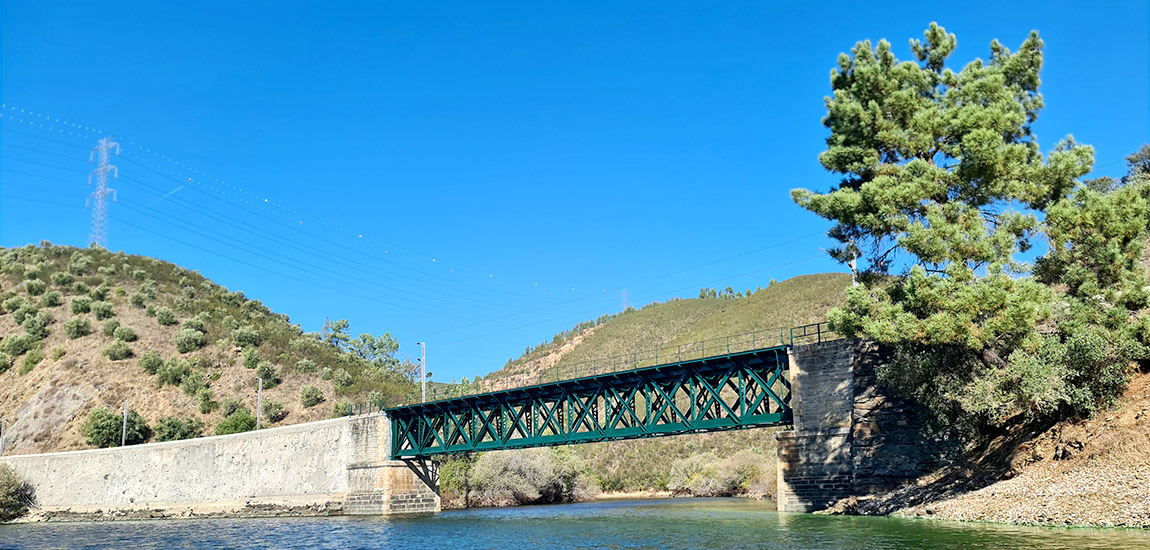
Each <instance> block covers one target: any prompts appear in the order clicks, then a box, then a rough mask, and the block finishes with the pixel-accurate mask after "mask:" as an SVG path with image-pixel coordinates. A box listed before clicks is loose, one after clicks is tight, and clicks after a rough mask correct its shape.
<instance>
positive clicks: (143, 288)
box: [140, 281, 156, 300]
mask: <svg viewBox="0 0 1150 550" xmlns="http://www.w3.org/2000/svg"><path fill="white" fill-rule="evenodd" d="M140 294H143V295H144V297H145V298H147V299H149V300H155V299H156V282H155V281H144V284H142V285H140Z"/></svg>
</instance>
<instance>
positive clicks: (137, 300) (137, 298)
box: [128, 292, 147, 309]
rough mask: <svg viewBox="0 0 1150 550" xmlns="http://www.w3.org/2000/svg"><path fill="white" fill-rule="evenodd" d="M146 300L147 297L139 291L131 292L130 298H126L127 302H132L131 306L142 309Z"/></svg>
mask: <svg viewBox="0 0 1150 550" xmlns="http://www.w3.org/2000/svg"><path fill="white" fill-rule="evenodd" d="M146 301H147V299H146V298H145V297H144V295H143V294H140V293H139V292H137V293H135V294H133V295H132V297H131V298H128V302H129V303H131V304H132V307H135V308H139V309H144V307H146V305H147V304H146V303H145V302H146Z"/></svg>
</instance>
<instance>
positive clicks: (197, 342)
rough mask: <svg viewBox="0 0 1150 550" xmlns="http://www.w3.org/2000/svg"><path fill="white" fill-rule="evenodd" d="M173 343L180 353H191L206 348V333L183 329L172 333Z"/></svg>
mask: <svg viewBox="0 0 1150 550" xmlns="http://www.w3.org/2000/svg"><path fill="white" fill-rule="evenodd" d="M172 343H173V344H175V345H176V349H177V350H179V352H180V353H190V352H193V351H196V350H198V349H200V348H202V347H204V333H202V332H200V331H198V330H192V329H190V328H182V329H180V330H177V331H176V332H173V333H172Z"/></svg>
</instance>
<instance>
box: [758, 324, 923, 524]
mask: <svg viewBox="0 0 1150 550" xmlns="http://www.w3.org/2000/svg"><path fill="white" fill-rule="evenodd" d="M888 359H889V354H888V353H887V352H885V351H884V350H883V349H881V348H879V347H878V346H877V345H875V344H873V343H869V342H860V341H855V340H840V341H834V342H824V343H820V344H812V345H808V346H796V347H794V348H792V349H791V350H790V377H791V378H790V379H791V389H792V397H791V408H792V410H793V414H794V429H793V430H788V431H784V432H779V433H778V434H777V436H776V437H777V438H778V443H779V446H778V452H779V460H778V487H779V489H778V491H779V496H778V506H779V510H780V511H789V512H811V511H815V510H820V509H822V508H825V507H826V506H827V505H828V504H830V503H832V502H835V501H836V500H839V499H842V498H847V497H850V496H865V495H869V494H874V493H877V492H883V491H887V490H890V489H893V488H896V487H898V486H899V485H901V484H903V483H906V482H908V481H910V480H913V479H915V478H917V477H919V476H921V475H922V474H925V473H927V472H929V471H931V470H933V469H934V468H935V467H937V462H936V461H935V457H936V456H937V453H936V452H935V448H934V446H933V445H932V444H931V442H929V441H927V440H925V439H924V438H923V437H922V430H921V429H922V418H923V416H922V414H921V413H922V411H921V409H919V408H918V407H917V406H916V405H914V404H913V403H910V402H908V401H907V400H905V399H902V398H900V397H898V396H895V395H893V393H892V392H890V391H889V390H886V389H884V388H883V387H882V386H881V384H879V382H878V380H877V378H876V376H875V367H876V366H877V365H880V364H883V362H885V361H887V360H888Z"/></svg>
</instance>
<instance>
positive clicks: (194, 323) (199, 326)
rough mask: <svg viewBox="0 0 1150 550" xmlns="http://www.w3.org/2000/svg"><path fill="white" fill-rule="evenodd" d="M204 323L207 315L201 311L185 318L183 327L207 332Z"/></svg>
mask: <svg viewBox="0 0 1150 550" xmlns="http://www.w3.org/2000/svg"><path fill="white" fill-rule="evenodd" d="M206 324H207V315H205V314H203V313H201V314H199V315H196V316H195V317H192V318H191V319H187V320H185V321H184V324H183V327H184V328H190V329H192V330H198V331H200V332H203V333H207V332H208V329H207V327H206Z"/></svg>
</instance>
